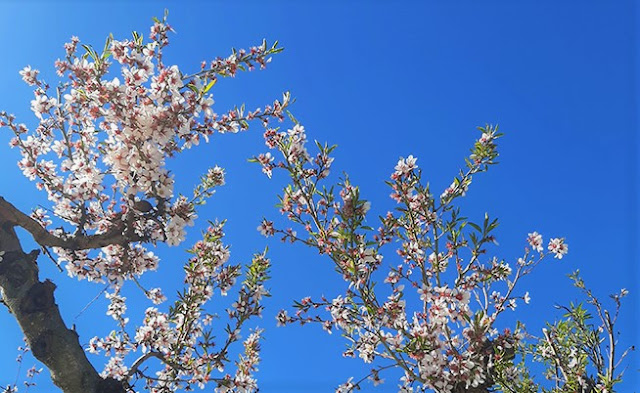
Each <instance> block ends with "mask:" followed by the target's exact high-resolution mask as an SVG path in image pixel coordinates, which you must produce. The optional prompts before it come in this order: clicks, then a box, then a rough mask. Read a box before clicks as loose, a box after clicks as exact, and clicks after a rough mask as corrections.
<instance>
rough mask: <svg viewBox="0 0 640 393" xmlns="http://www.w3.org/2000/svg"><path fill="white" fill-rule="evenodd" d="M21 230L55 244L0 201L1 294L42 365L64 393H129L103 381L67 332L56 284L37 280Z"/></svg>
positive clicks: (33, 260)
mask: <svg viewBox="0 0 640 393" xmlns="http://www.w3.org/2000/svg"><path fill="white" fill-rule="evenodd" d="M16 212H17V213H16ZM25 217H26V218H25ZM28 220H31V221H28ZM34 224H35V225H37V226H38V228H39V229H38V228H35V227H34V226H33V225H34ZM17 225H19V226H22V227H23V228H25V229H27V230H28V231H29V232H31V234H32V235H33V236H34V238H36V241H38V243H40V240H42V239H44V240H45V244H47V245H55V244H51V242H47V240H51V239H50V237H53V238H55V236H53V235H51V236H43V235H42V231H44V232H46V230H45V229H44V228H42V227H40V225H38V223H37V222H35V221H33V220H32V219H31V218H30V217H28V216H26V215H25V214H23V213H22V212H20V211H18V210H17V209H16V208H15V207H13V205H11V204H9V203H8V202H6V201H5V200H4V199H3V198H1V197H0V251H4V255H2V261H0V290H1V292H2V297H3V301H4V302H5V304H6V305H7V307H8V308H9V310H10V312H11V313H12V314H13V316H14V317H15V319H16V320H17V321H18V324H19V325H20V328H21V329H22V332H23V333H24V335H25V337H26V340H27V344H28V345H29V347H30V348H31V351H32V352H33V355H34V356H35V357H36V359H38V360H39V361H41V362H42V363H44V365H45V366H46V367H47V368H48V369H49V371H50V372H51V379H52V380H53V383H55V384H56V385H57V386H58V387H60V388H61V389H62V390H63V391H64V392H67V393H124V392H126V390H125V388H124V386H123V384H122V382H119V381H115V380H113V379H103V378H102V377H100V375H99V374H98V372H97V371H96V369H95V368H94V367H93V365H91V363H90V362H89V360H88V359H87V356H86V354H85V351H84V350H83V348H82V346H81V345H80V342H79V341H78V334H77V333H76V332H75V331H73V330H71V329H68V328H67V326H66V325H65V323H64V321H63V320H62V316H61V315H60V310H59V309H58V306H57V304H56V303H55V297H54V290H55V288H56V286H55V284H54V283H53V282H51V281H49V280H45V281H44V282H42V281H40V280H39V278H38V265H37V263H36V259H37V257H38V254H39V252H38V251H37V250H34V251H32V252H30V253H28V254H26V253H24V251H23V250H22V246H21V245H20V241H19V239H18V236H17V235H16V232H15V230H14V226H17ZM46 233H48V232H46ZM36 234H39V235H38V236H36ZM55 239H57V238H55ZM40 244H42V243H40Z"/></svg>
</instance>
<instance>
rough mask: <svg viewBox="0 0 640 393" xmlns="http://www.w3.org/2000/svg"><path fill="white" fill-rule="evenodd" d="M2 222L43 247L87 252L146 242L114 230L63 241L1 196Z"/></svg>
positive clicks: (132, 235)
mask: <svg viewBox="0 0 640 393" xmlns="http://www.w3.org/2000/svg"><path fill="white" fill-rule="evenodd" d="M0 222H4V223H8V224H11V225H12V226H19V227H21V228H23V229H25V230H27V231H28V232H29V233H31V236H33V239H34V240H35V241H36V242H37V243H38V244H40V245H41V246H43V247H61V248H65V249H68V250H87V249H94V248H102V247H106V246H108V245H111V244H123V243H131V242H136V241H141V240H145V238H143V237H141V236H139V235H137V234H135V233H123V231H122V230H121V229H119V228H114V229H112V230H109V231H107V232H105V233H101V234H97V235H89V236H86V235H80V236H78V235H76V236H72V237H69V238H68V239H63V238H60V237H58V236H55V235H53V234H51V233H50V232H49V231H47V230H46V229H45V228H43V227H42V225H40V223H39V222H37V221H36V220H34V219H33V218H31V217H29V216H28V215H26V214H24V213H23V212H21V211H20V210H18V208H16V207H15V206H13V205H12V204H11V203H9V202H8V201H7V200H6V199H4V198H3V197H1V196H0Z"/></svg>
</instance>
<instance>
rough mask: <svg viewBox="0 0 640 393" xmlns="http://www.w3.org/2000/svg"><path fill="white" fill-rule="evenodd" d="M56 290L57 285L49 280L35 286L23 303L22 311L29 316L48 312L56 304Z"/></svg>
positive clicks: (30, 289) (28, 292)
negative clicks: (54, 292) (54, 294)
mask: <svg viewBox="0 0 640 393" xmlns="http://www.w3.org/2000/svg"><path fill="white" fill-rule="evenodd" d="M55 289H56V285H55V284H54V283H53V282H51V281H49V280H46V281H45V282H37V283H35V284H33V285H32V286H31V288H29V290H28V291H27V296H26V297H24V300H23V301H22V304H21V306H20V308H21V310H22V311H23V312H25V313H27V314H33V313H37V312H47V310H49V308H51V307H52V306H53V305H54V304H55V299H54V297H53V291H54V290H55Z"/></svg>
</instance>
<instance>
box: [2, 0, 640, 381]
mask: <svg viewBox="0 0 640 393" xmlns="http://www.w3.org/2000/svg"><path fill="white" fill-rule="evenodd" d="M342 3H344V4H342ZM165 8H168V9H169V12H170V13H169V22H170V23H171V24H172V26H173V27H174V28H175V29H176V31H177V34H176V35H174V36H172V37H171V39H172V45H171V46H170V48H169V50H168V52H167V61H168V62H172V63H175V64H178V65H179V66H180V67H181V69H182V70H183V71H188V70H190V69H192V70H195V69H196V68H197V67H198V65H199V63H200V61H201V60H204V59H210V58H213V57H215V56H222V55H226V54H228V53H229V49H230V48H231V47H237V48H239V47H248V46H251V45H255V44H257V43H259V42H260V41H261V40H262V38H266V39H267V40H269V41H273V40H275V39H278V40H280V42H281V44H282V46H284V47H285V51H284V52H283V53H281V54H279V55H277V56H275V57H274V59H273V62H272V64H271V65H270V66H269V68H268V69H267V70H266V71H262V72H254V73H249V74H240V75H238V77H237V78H235V79H234V80H222V81H221V82H220V83H218V85H216V87H215V89H216V90H215V91H214V98H215V99H216V103H217V110H218V111H220V112H223V111H224V110H225V109H228V108H230V107H232V106H233V105H235V104H241V103H243V102H244V103H246V104H247V106H248V107H249V108H251V107H258V106H264V105H265V104H266V103H268V102H270V101H272V100H273V99H274V98H278V97H279V96H280V95H281V93H282V92H284V91H286V90H290V91H291V92H292V95H293V96H294V97H295V98H296V99H297V101H296V103H295V105H294V106H293V107H292V111H293V112H294V114H295V115H296V117H297V118H298V119H299V120H300V121H301V122H302V123H303V124H304V125H305V127H306V129H307V132H308V135H309V138H310V139H317V140H319V141H328V142H329V143H331V144H337V145H338V146H339V147H338V149H337V150H336V153H335V158H336V160H335V162H334V170H335V171H338V172H340V171H346V172H348V173H349V174H350V176H351V179H352V180H353V182H354V183H355V184H357V185H359V186H360V190H361V195H362V196H363V197H364V198H366V199H369V200H371V201H372V211H373V212H374V213H377V214H384V213H385V212H386V210H387V209H389V208H392V207H393V204H392V203H391V201H390V199H389V198H388V197H387V196H388V194H389V190H388V188H387V186H386V185H385V184H384V180H385V179H386V178H387V177H388V175H389V174H390V173H391V172H392V169H393V166H394V165H395V163H396V161H397V159H398V157H400V156H405V157H406V156H407V155H409V154H413V155H414V156H417V157H419V160H418V164H419V166H420V167H421V168H422V169H423V174H424V176H425V177H426V178H427V179H428V180H429V181H430V182H431V184H432V189H434V190H443V189H444V188H445V187H446V186H448V185H449V183H450V182H451V179H452V177H453V176H454V175H455V174H456V173H457V170H458V168H459V167H460V166H461V165H463V164H464V161H463V158H464V157H465V155H467V154H468V148H469V147H470V146H471V144H472V142H473V139H474V138H475V137H476V133H475V127H476V126H481V125H484V124H485V123H493V124H495V123H498V124H500V127H501V131H503V132H504V133H505V134H506V135H505V137H504V138H503V139H502V140H501V141H500V144H499V145H500V160H499V161H500V165H498V166H497V167H493V168H492V170H491V171H490V172H489V173H488V174H484V175H482V176H478V177H477V178H476V179H475V180H474V183H473V184H472V186H471V189H470V192H469V193H468V194H467V197H465V200H464V202H463V208H464V209H465V213H466V215H467V216H469V217H470V218H472V219H474V218H475V219H477V220H478V219H480V218H481V217H482V216H483V215H484V212H485V211H486V212H489V213H490V215H492V216H495V217H498V218H500V222H501V226H500V228H499V231H498V241H499V243H500V247H499V248H497V249H496V253H497V255H499V256H501V257H504V258H507V259H510V260H514V258H517V256H518V255H519V253H520V252H521V250H522V248H523V246H524V239H525V237H526V235H527V233H528V232H531V231H533V230H537V231H538V232H540V233H542V234H543V235H544V236H545V238H546V239H548V238H549V237H552V236H553V237H556V236H563V237H566V239H567V243H568V244H569V247H570V253H569V255H568V256H567V257H566V258H565V259H563V260H562V261H558V260H549V261H547V262H546V263H544V264H543V265H541V266H540V267H539V268H538V269H537V270H536V271H535V272H534V273H533V274H532V275H531V276H528V277H527V278H526V279H525V280H524V281H523V287H522V288H523V290H528V291H529V292H530V293H531V296H532V302H531V304H530V305H529V306H526V307H525V306H522V307H521V308H519V309H518V310H517V313H516V314H515V315H516V316H517V318H519V319H521V320H523V321H524V322H525V323H526V324H527V326H528V328H529V330H530V331H531V332H532V333H536V332H539V330H540V328H541V327H542V326H543V321H545V320H553V319H554V317H557V316H559V314H557V313H555V311H554V308H553V305H554V304H568V303H569V302H570V301H573V300H576V299H578V298H579V296H578V293H577V292H576V291H575V290H574V289H573V288H572V287H571V285H570V281H569V279H568V278H567V277H566V275H567V274H568V273H571V272H572V271H574V270H575V269H578V268H579V269H580V270H581V272H582V274H583V277H584V279H585V281H586V282H587V284H588V285H590V286H591V287H592V288H593V289H594V291H595V293H596V294H597V295H599V296H601V297H605V296H606V295H607V294H609V293H613V292H617V291H618V290H619V289H620V288H622V287H625V288H627V289H629V290H630V291H631V295H630V297H629V298H627V300H626V301H625V303H624V306H623V312H622V316H621V318H620V323H619V325H618V328H619V330H620V331H621V332H622V335H621V336H620V346H621V347H626V346H628V345H630V344H632V343H633V344H638V334H637V332H638V327H639V326H638V320H637V314H638V297H637V291H638V285H637V283H638V278H639V277H638V268H637V265H638V262H640V261H639V260H638V259H639V258H638V256H639V255H640V246H639V243H640V242H639V241H638V239H639V236H638V235H639V234H638V222H639V220H638V219H639V216H638V200H639V196H638V184H639V180H640V179H639V177H638V157H639V156H638V144H639V143H640V141H639V140H638V115H637V114H638V110H637V108H638V100H637V93H638V79H637V77H636V75H637V72H636V70H637V69H638V65H637V53H638V41H637V29H638V25H637V20H638V13H637V9H636V7H635V5H634V3H633V2H631V1H618V2H609V1H579V2H578V1H562V2H558V1H520V2H507V1H504V2H502V1H491V2H472V1H464V2H456V4H449V3H445V2H444V1H442V2H430V3H429V4H427V5H425V4H422V3H421V2H417V1H416V2H411V1H407V2H393V3H391V2H388V3H387V2H382V1H372V2H365V1H354V2H348V4H347V2H338V1H335V2H334V1H323V2H317V3H311V2H294V1H275V2H257V1H252V2H246V3H242V4H240V2H238V4H233V5H231V4H230V3H222V2H186V1H185V2H172V1H154V2H136V3H135V4H132V2H125V1H118V2H108V3H107V2H79V1H68V2H56V3H55V4H53V3H47V2H28V3H19V2H5V3H2V4H1V5H0V10H1V11H2V12H0V42H1V45H2V47H3V52H4V56H3V60H2V62H0V86H2V87H3V91H4V94H0V109H2V110H6V111H8V112H11V113H14V114H16V115H18V116H19V118H20V120H21V121H24V122H26V123H27V124H28V125H33V124H34V123H35V117H34V116H33V114H32V113H31V112H30V110H29V105H30V104H29V102H30V100H31V99H32V95H31V91H30V89H29V87H28V86H26V85H25V84H24V83H23V82H22V81H21V80H20V77H19V75H18V71H19V70H20V69H22V68H23V67H24V66H25V65H28V64H29V65H31V66H32V67H34V68H38V69H40V70H41V72H42V75H43V76H44V77H45V79H47V80H48V81H50V82H52V81H54V80H55V73H54V71H53V61H54V60H55V59H56V58H58V57H61V56H62V55H63V49H62V44H63V43H64V42H66V41H67V40H68V39H69V37H70V36H72V35H77V36H79V37H80V39H81V40H82V42H84V43H92V44H95V46H97V47H101V45H102V44H103V43H104V39H105V38H106V36H107V35H108V34H109V33H110V32H112V33H113V34H114V36H115V37H119V38H126V37H129V36H130V32H131V31H132V30H137V31H141V32H143V33H144V34H145V35H146V34H147V33H148V28H149V26H150V18H151V17H152V16H160V15H162V13H163V10H164V9H165ZM261 134H262V130H261V127H260V125H259V124H256V125H255V126H254V127H253V128H252V129H251V130H250V131H249V132H247V133H244V134H240V135H222V136H216V137H215V138H213V140H212V142H211V143H210V144H209V145H207V146H202V147H200V148H198V149H197V150H195V151H193V152H191V153H193V154H185V155H184V156H182V157H180V158H179V159H177V160H175V162H173V163H172V165H173V166H172V169H173V171H174V173H176V179H177V183H178V185H177V187H178V188H179V189H181V190H184V191H185V192H187V191H189V190H190V189H191V187H192V184H193V183H194V181H196V180H197V178H198V176H199V175H200V174H202V173H203V172H205V171H206V167H208V166H213V165H216V164H217V165H221V166H223V167H225V168H226V169H227V173H228V176H227V185H226V186H225V187H223V188H222V189H220V190H219V191H218V193H217V194H216V195H215V196H214V197H213V199H212V200H211V201H210V203H209V204H208V205H206V206H205V208H204V209H202V210H201V211H200V213H199V215H200V217H201V222H200V223H199V224H198V225H196V227H195V228H191V229H190V237H189V239H188V241H187V242H185V243H184V245H185V246H188V245H189V244H191V243H192V242H193V241H195V240H196V239H197V237H198V233H199V229H201V228H204V226H205V225H206V219H208V218H209V219H214V218H220V219H222V218H227V219H229V224H228V225H227V227H226V229H227V231H226V232H227V241H228V242H229V243H230V244H231V245H232V249H231V250H232V257H233V259H234V260H236V261H248V260H249V259H250V256H251V254H252V253H254V252H257V251H260V250H262V249H263V248H264V247H265V245H269V247H270V250H271V251H270V256H271V258H272V261H273V262H274V268H273V271H272V276H273V280H272V281H271V288H272V292H273V297H272V298H271V299H269V302H268V303H267V307H268V309H267V311H266V312H265V316H264V319H263V320H262V321H260V324H261V325H262V326H263V327H265V328H267V333H266V337H267V339H266V341H265V342H264V345H263V349H264V350H263V363H262V365H261V367H260V373H259V374H258V377H259V381H260V384H261V391H264V392H267V393H270V392H283V393H284V392H303V391H305V392H306V391H308V392H316V391H317V392H327V391H333V389H334V388H335V386H336V385H337V384H339V383H341V382H343V381H344V380H346V379H347V377H349V376H352V375H353V376H355V377H359V376H362V375H364V374H365V373H366V372H367V371H368V367H366V366H365V365H364V364H363V363H361V361H360V360H359V359H358V360H354V359H343V358H342V357H341V356H340V354H341V352H342V350H343V348H344V345H345V342H344V341H343V340H342V339H341V337H339V335H337V334H334V335H332V336H329V335H326V334H325V333H324V332H322V331H321V329H319V328H317V327H313V326H308V327H304V328H300V327H298V326H290V327H286V328H276V327H275V320H274V319H273V315H275V313H276V312H277V310H278V309H279V308H281V307H286V306H288V305H289V304H290V303H291V301H292V300H293V299H299V298H302V297H304V296H307V295H313V296H316V297H317V296H319V295H321V294H325V295H327V296H331V295H336V294H338V293H340V291H341V290H342V288H343V286H342V282H341V280H340V278H339V277H336V276H335V274H334V273H333V267H332V265H331V262H330V261H329V260H327V259H324V258H320V257H318V256H317V255H316V254H315V253H313V252H312V251H310V250H305V249H304V248H302V247H301V246H293V247H292V246H288V245H287V246H285V245H281V244H278V243H277V242H274V241H268V240H265V239H264V238H262V237H261V236H260V235H259V234H258V233H257V231H256V230H255V228H256V226H257V225H258V223H259V219H260V218H261V217H262V216H263V215H264V216H267V217H270V218H277V217H278V216H279V214H278V213H277V210H276V209H275V208H274V207H273V206H274V204H275V203H276V193H277V192H278V190H279V187H280V186H281V185H283V184H284V179H283V178H282V177H280V178H278V177H277V176H276V178H275V179H274V180H271V181H269V180H268V179H267V178H266V177H264V176H263V175H262V174H261V173H260V170H259V168H258V167H257V166H255V165H252V164H249V163H247V162H246V159H247V158H248V157H250V156H252V155H254V154H257V153H260V152H262V151H264V150H265V148H264V144H263V142H262V137H261ZM8 140H9V135H8V133H7V132H3V133H0V152H1V153H0V163H1V164H2V165H3V168H5V170H4V171H3V172H2V176H1V177H0V195H2V196H4V197H5V198H7V199H8V200H9V201H12V202H13V203H15V204H16V205H17V206H18V207H20V208H22V209H23V210H25V211H28V210H29V209H30V208H31V207H33V206H35V205H37V204H39V203H42V204H45V203H46V197H44V195H41V194H37V193H36V191H35V187H33V185H32V184H29V182H28V181H27V180H26V179H25V178H23V177H22V175H21V173H20V172H19V170H18V169H17V167H16V166H15V162H16V161H17V159H18V151H16V150H10V149H9V148H8V146H7V142H8ZM196 168H197V169H196ZM371 224H372V226H376V224H377V223H376V222H375V221H373V222H372V223H371ZM25 244H27V247H30V246H32V244H31V243H29V242H28V240H26V238H25ZM161 251H162V252H164V251H166V250H164V249H163V250H161ZM164 255H165V259H164V260H163V261H162V267H161V269H160V271H159V272H158V273H155V274H152V275H150V276H149V277H147V278H146V279H145V282H146V283H149V284H150V285H154V286H156V285H158V283H163V285H164V283H165V282H166V283H167V284H166V285H165V286H166V287H167V288H177V286H178V285H179V284H180V282H176V281H175V280H173V279H174V278H175V277H176V274H179V272H180V269H181V263H182V261H183V260H184V258H185V254H183V253H181V252H180V251H179V250H170V253H169V254H164ZM389 257H391V252H389ZM40 265H41V269H42V271H43V274H45V275H47V276H49V277H52V278H53V279H54V281H55V282H56V283H57V284H58V285H59V289H58V291H57V298H58V303H59V304H60V306H61V309H62V312H63V314H64V316H65V318H66V320H67V321H69V323H76V324H77V326H78V330H79V332H80V335H81V342H88V340H89V338H91V337H92V336H93V335H95V334H104V333H106V332H108V331H109V330H110V329H112V328H113V326H112V325H110V322H109V319H107V317H106V316H104V310H105V304H106V303H105V301H104V299H100V300H99V301H97V302H96V303H95V304H93V305H92V306H90V307H89V309H88V310H87V311H85V312H84V313H83V314H81V315H80V316H78V317H77V315H78V313H79V312H80V311H81V310H82V309H83V308H84V307H85V305H86V304H87V303H88V302H90V301H91V299H92V298H93V297H94V296H95V295H96V294H97V293H98V292H99V291H100V290H101V289H102V287H100V286H95V285H88V284H86V283H76V282H75V281H74V280H72V279H69V278H67V277H66V276H63V275H61V274H60V273H57V272H56V270H55V269H54V268H52V266H51V265H52V264H51V263H49V262H47V261H46V260H44V259H43V260H42V261H41V262H40ZM172 280H173V281H172ZM131 292H132V294H133V293H134V292H135V291H133V290H132V291H131ZM140 304H141V305H142V304H145V303H144V302H142V303H140ZM145 306H146V304H145ZM141 307H142V306H141ZM219 310H220V311H222V308H220V309H219ZM133 315H135V313H134V314H133ZM132 320H135V319H134V317H132ZM0 326H2V328H1V329H2V333H3V337H4V339H3V340H1V341H0V353H4V354H5V355H3V356H2V357H0V367H2V369H3V370H8V371H6V372H3V376H2V377H1V378H3V379H2V380H0V384H1V385H4V384H6V383H10V382H12V377H11V375H12V372H13V371H11V370H13V369H14V368H15V366H14V355H13V354H14V353H16V351H15V348H16V347H17V346H18V345H19V343H20V337H21V335H20V333H19V331H18V330H17V327H16V324H15V322H14V321H13V320H12V318H11V316H10V315H8V314H6V313H2V314H0ZM83 339H84V341H82V340H83ZM637 358H638V356H637V355H636V354H632V355H631V357H630V362H628V364H629V369H628V370H627V375H626V378H625V383H624V384H623V385H622V387H621V388H620V391H630V390H631V389H633V387H634V386H637V384H638V383H640V382H639V381H640V380H639V379H638V377H637V372H638V371H637V370H638V368H640V363H639V362H638V360H637ZM27 365H29V364H27ZM388 382H389V383H387V384H385V385H383V387H382V388H378V389H377V391H380V392H386V391H388V392H391V391H395V390H394V389H395V383H394V381H393V380H388ZM38 383H39V385H38V387H36V388H35V389H33V391H34V392H40V391H41V392H48V391H52V389H53V388H52V385H51V384H50V382H49V381H48V376H47V375H44V376H42V377H40V378H39V379H38ZM369 389H371V390H373V388H372V387H371V385H368V387H367V391H368V390H369Z"/></svg>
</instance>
